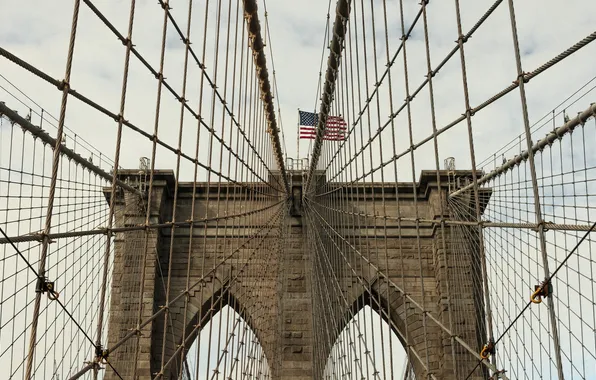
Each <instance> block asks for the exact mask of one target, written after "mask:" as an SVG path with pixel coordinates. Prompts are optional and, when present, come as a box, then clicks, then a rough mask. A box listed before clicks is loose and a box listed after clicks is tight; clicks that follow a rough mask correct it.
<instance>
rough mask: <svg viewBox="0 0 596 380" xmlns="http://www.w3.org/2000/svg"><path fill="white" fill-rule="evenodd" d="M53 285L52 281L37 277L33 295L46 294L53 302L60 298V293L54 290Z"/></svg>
mask: <svg viewBox="0 0 596 380" xmlns="http://www.w3.org/2000/svg"><path fill="white" fill-rule="evenodd" d="M55 285H56V284H55V282H54V281H48V279H47V278H45V277H38V278H37V284H36V285H35V293H47V295H48V298H49V299H50V300H52V301H55V300H57V299H58V297H60V293H58V292H57V291H56V290H55V289H56V288H55Z"/></svg>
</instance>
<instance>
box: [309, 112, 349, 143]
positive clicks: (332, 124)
mask: <svg viewBox="0 0 596 380" xmlns="http://www.w3.org/2000/svg"><path fill="white" fill-rule="evenodd" d="M298 113H299V115H300V138H301V139H310V140H314V139H315V137H316V136H317V124H318V122H319V115H317V114H316V113H313V112H304V111H298ZM346 129H347V123H346V121H345V120H344V119H343V118H342V117H341V116H328V117H327V124H326V128H325V136H323V140H329V141H341V140H345V138H346Z"/></svg>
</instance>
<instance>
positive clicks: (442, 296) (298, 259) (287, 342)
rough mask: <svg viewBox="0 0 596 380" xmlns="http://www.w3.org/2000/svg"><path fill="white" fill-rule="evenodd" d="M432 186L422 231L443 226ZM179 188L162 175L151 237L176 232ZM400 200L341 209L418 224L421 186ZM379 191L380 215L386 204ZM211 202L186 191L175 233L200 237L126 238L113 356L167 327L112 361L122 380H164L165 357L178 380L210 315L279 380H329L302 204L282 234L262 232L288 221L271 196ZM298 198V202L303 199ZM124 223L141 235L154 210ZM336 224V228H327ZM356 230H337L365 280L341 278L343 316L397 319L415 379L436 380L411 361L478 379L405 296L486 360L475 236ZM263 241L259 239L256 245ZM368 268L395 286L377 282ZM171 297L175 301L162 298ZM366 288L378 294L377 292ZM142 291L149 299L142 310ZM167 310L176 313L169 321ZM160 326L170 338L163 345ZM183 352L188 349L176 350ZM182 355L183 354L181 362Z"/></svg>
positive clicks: (118, 266)
mask: <svg viewBox="0 0 596 380" xmlns="http://www.w3.org/2000/svg"><path fill="white" fill-rule="evenodd" d="M136 172H137V171H130V173H129V172H124V174H122V176H123V177H124V178H127V177H128V178H129V179H133V180H135V179H136ZM434 176H435V173H434V172H432V176H431V175H426V177H425V176H424V175H423V177H422V180H421V182H420V183H419V184H417V186H418V189H419V192H418V198H417V199H416V202H417V209H418V213H419V215H418V216H419V218H422V219H437V218H441V217H443V216H444V215H443V214H445V215H446V213H447V208H446V204H445V202H444V200H445V189H438V188H437V187H436V184H435V183H434V178H435V177H434ZM301 179H302V177H301V176H296V175H295V176H293V181H292V183H293V184H294V186H300V185H301V183H300V181H301ZM173 183H174V178H173V174H172V172H169V171H158V172H156V173H155V175H154V186H153V189H152V195H151V204H150V210H151V212H150V217H151V223H166V222H169V221H171V220H172V217H173V214H174V210H173ZM247 185H248V186H259V185H258V184H247ZM399 186H402V187H403V188H404V189H405V190H404V192H403V193H402V194H400V198H399V202H398V201H397V200H396V199H397V198H395V199H393V200H391V197H390V196H389V195H388V194H391V191H395V184H373V185H369V186H368V187H367V188H361V189H359V191H357V192H347V191H343V190H342V191H341V192H338V194H337V195H335V196H336V197H339V198H338V199H342V202H344V203H342V205H343V206H342V208H343V209H344V210H350V211H351V212H355V213H365V214H369V215H388V216H396V215H398V213H399V215H401V216H403V217H410V218H413V217H414V214H415V211H416V208H415V206H414V198H413V197H414V196H413V194H412V193H408V191H411V188H412V185H411V184H401V185H399ZM381 188H382V190H383V192H384V194H385V201H384V202H381V200H382V199H381V197H380V189H381ZM263 189H264V190H266V189H265V188H263ZM263 189H262V190H263ZM408 189H410V190H408ZM193 190H194V191H195V192H196V197H195V199H194V209H193V208H192V204H193V199H192V193H193ZM216 193H217V191H216V190H215V189H214V188H213V186H211V187H209V186H207V185H206V184H197V185H196V188H195V189H193V184H185V183H182V184H180V185H179V189H178V194H179V195H178V200H177V207H176V210H175V213H176V218H175V220H176V221H186V220H190V219H194V220H197V219H202V218H212V220H211V221H209V222H207V223H198V224H197V225H195V226H194V227H193V228H192V229H191V228H190V227H189V226H182V227H176V228H171V227H164V228H162V229H160V230H146V231H144V230H139V231H134V232H126V233H118V234H117V236H116V240H115V248H114V266H113V273H112V292H111V301H110V314H109V335H108V342H107V343H108V344H107V346H108V347H111V346H113V345H114V344H115V343H117V342H118V341H119V340H121V339H122V338H123V337H124V336H126V335H127V334H129V333H130V331H131V329H135V328H136V326H137V325H138V323H139V321H146V320H148V319H149V318H151V317H152V316H153V315H154V313H156V312H158V311H160V310H161V314H160V315H159V316H158V317H157V318H155V319H153V320H152V321H151V322H149V323H147V324H146V325H145V326H144V327H142V328H141V331H140V334H138V335H137V336H135V337H133V338H132V339H129V340H127V341H126V342H125V343H124V344H123V345H122V346H121V347H119V348H118V349H117V350H116V351H115V352H113V353H111V354H110V361H111V362H112V363H113V364H114V365H115V366H116V367H117V369H118V371H119V372H120V374H121V375H122V376H123V377H124V378H125V379H127V380H129V379H132V378H133V377H132V373H133V371H134V369H135V368H136V371H137V374H138V379H139V380H145V379H151V378H152V377H153V376H152V374H155V373H157V372H159V371H160V369H161V367H162V362H161V360H162V357H163V358H165V361H166V362H167V361H168V360H169V359H170V358H171V357H174V360H173V361H172V362H171V364H169V365H168V366H167V369H166V370H165V371H164V373H163V375H164V378H165V379H168V380H169V379H177V375H178V373H179V371H180V362H181V359H182V357H183V356H182V355H183V354H184V353H185V351H186V350H187V349H188V348H189V347H190V344H191V343H192V341H193V340H194V338H195V336H196V332H197V330H198V329H200V327H201V326H204V325H205V324H206V323H207V322H208V320H209V318H210V316H211V315H213V314H214V313H215V312H217V311H218V310H220V309H221V308H222V307H224V306H225V305H230V306H231V307H233V308H234V309H235V310H237V311H238V312H239V313H240V314H241V316H242V317H243V318H244V319H245V320H246V321H247V323H249V324H250V326H251V328H252V329H253V331H254V332H255V334H256V336H257V338H258V339H259V341H260V343H261V345H262V347H263V350H264V352H265V355H266V358H267V362H268V364H269V366H270V369H271V374H272V378H273V379H275V380H277V379H284V380H290V379H292V380H298V379H314V378H320V373H317V372H316V369H315V368H314V365H313V355H314V353H315V352H320V351H317V350H324V351H325V352H327V353H329V352H330V349H331V347H330V345H329V344H328V343H326V341H323V340H322V337H320V336H317V334H316V333H315V332H314V331H315V329H314V327H313V318H316V317H317V316H316V315H314V314H313V306H312V303H313V291H314V290H313V286H314V284H311V275H310V270H312V269H311V268H312V267H311V263H310V262H309V261H310V260H311V256H310V253H309V252H307V248H306V247H307V244H306V242H305V236H306V232H305V229H306V228H307V227H306V226H305V225H304V223H305V217H304V216H303V215H302V213H303V212H304V210H303V206H302V204H301V203H296V202H294V203H293V204H292V205H291V206H288V207H287V210H290V209H291V212H287V210H286V209H285V208H284V209H283V210H282V215H281V217H279V218H278V219H277V222H276V223H275V225H274V226H273V228H272V229H270V230H269V231H268V232H263V230H264V229H267V228H268V224H269V223H268V221H269V220H270V219H271V218H273V217H275V215H276V213H277V212H278V211H279V210H280V207H286V206H282V205H280V206H276V204H278V203H279V202H280V201H281V199H279V198H278V197H276V196H273V195H266V194H265V195H262V196H256V195H250V196H249V199H250V200H249V201H248V202H247V200H246V199H247V196H246V194H247V190H246V189H243V188H241V187H240V186H233V185H227V184H225V185H224V184H222V185H221V186H220V188H219V195H216ZM293 194H294V195H295V196H298V194H300V192H297V191H295V192H293ZM268 207H269V208H268ZM441 207H443V214H441V209H442V208H441ZM264 208H268V209H266V210H264V211H262V212H259V213H254V214H250V215H246V216H242V217H238V218H234V219H222V220H220V221H217V220H215V219H213V218H216V217H221V216H225V215H235V214H242V213H246V212H248V211H251V210H259V209H264ZM116 211H117V212H116V224H117V226H119V227H121V226H131V225H142V224H143V223H144V222H145V218H146V209H145V208H144V207H143V202H142V200H141V199H139V198H138V197H136V196H133V195H130V194H126V195H124V196H120V197H119V198H118V202H117V210H116ZM328 220H329V223H339V222H340V221H338V220H336V219H335V218H334V217H332V216H329V219H328ZM359 223H360V224H359V226H358V228H356V229H354V228H344V226H342V225H341V223H339V224H338V225H337V226H336V228H337V230H338V231H340V233H341V234H342V236H343V237H344V238H345V239H346V241H347V242H349V243H350V244H351V245H352V246H353V247H354V248H355V250H356V251H358V252H360V254H361V255H362V256H358V255H356V254H354V253H353V252H352V251H350V250H346V251H350V254H349V256H348V257H346V258H345V259H347V260H349V261H350V262H351V264H352V265H353V270H354V271H356V272H357V276H348V277H345V278H342V277H340V278H338V279H337V280H338V281H339V284H340V286H341V288H342V290H341V292H340V293H339V294H343V297H345V299H346V300H347V304H349V305H354V308H355V310H353V311H357V309H359V308H362V307H364V306H365V305H374V304H376V305H377V308H379V306H378V305H382V309H383V310H382V312H384V313H385V315H387V316H388V318H389V319H390V324H391V325H392V327H394V329H396V330H397V333H398V336H399V337H400V339H401V341H402V343H403V344H404V345H405V346H408V347H409V348H410V351H409V352H410V360H411V362H412V363H413V366H414V370H415V372H416V373H417V376H418V378H425V377H426V375H427V373H426V371H425V370H424V369H423V367H422V366H421V364H420V360H418V359H417V358H416V355H419V357H420V358H421V359H422V361H423V362H424V363H425V364H424V365H428V368H429V370H430V372H431V373H432V375H434V377H436V378H438V379H451V378H455V376H454V375H453V374H454V362H455V363H456V364H455V366H456V367H457V371H458V372H462V373H463V372H466V371H468V372H469V370H470V369H471V368H473V367H474V366H475V365H476V359H475V357H473V356H472V355H470V354H469V353H467V352H465V350H463V349H462V347H461V346H460V345H458V344H457V343H455V342H453V340H452V337H450V336H449V335H448V334H447V333H446V332H445V331H444V330H443V329H441V328H440V327H438V326H437V325H436V324H435V323H431V321H430V320H429V318H428V317H425V315H424V314H423V313H422V312H421V310H420V309H419V308H417V307H415V305H414V304H413V303H412V302H411V301H410V300H408V299H406V298H405V297H404V295H403V293H406V294H407V295H408V296H409V297H411V298H412V299H413V300H415V301H416V303H417V304H419V305H422V306H423V307H424V309H425V310H427V311H429V312H431V313H432V314H433V316H435V317H436V318H438V319H439V320H440V322H441V323H442V324H443V325H444V326H446V327H448V328H451V329H452V332H453V333H454V334H456V335H457V336H458V337H460V338H462V339H463V340H464V341H466V342H468V343H469V344H470V345H471V346H472V349H474V350H478V351H479V350H480V345H481V344H482V343H484V340H485V339H486V337H485V335H486V333H485V331H484V327H483V326H484V309H483V306H482V305H483V302H482V296H481V294H479V293H478V291H474V290H473V289H480V287H479V283H478V281H479V278H480V277H479V276H478V275H472V274H473V273H477V271H478V270H479V269H478V268H479V261H478V253H477V252H473V251H472V248H471V247H470V246H469V236H475V235H474V234H476V233H477V232H476V231H475V230H474V229H471V228H470V229H468V230H466V231H463V229H462V228H460V229H450V228H446V229H445V230H444V231H440V229H439V228H437V226H436V225H431V224H428V223H427V224H424V223H420V224H419V225H418V227H416V225H415V223H412V222H409V223H408V222H403V223H402V224H398V223H397V221H396V220H395V219H387V220H383V219H381V218H359ZM191 231H192V234H191ZM259 231H261V232H259ZM384 231H385V232H386V233H384ZM443 232H444V233H445V234H443ZM464 232H465V233H466V236H465V237H464V236H462V234H463V233H464ZM255 234H257V236H258V237H259V238H258V239H253V240H250V238H251V237H252V236H253V235H255ZM443 239H444V240H443ZM363 258H365V259H366V261H363ZM342 259H344V258H342ZM338 260H339V259H338ZM366 262H370V263H371V264H372V265H374V267H376V268H378V269H379V270H380V271H381V272H383V273H384V274H386V276H387V277H386V278H385V277H379V276H378V275H377V271H376V270H374V269H373V268H372V267H371V265H369V264H366ZM206 271H207V273H206ZM337 273H344V272H341V271H338V272H337ZM143 280H144V282H142V281H143ZM168 283H169V289H170V290H169V295H168V294H167V291H166V289H165V287H164V285H163V284H168ZM142 284H144V285H142ZM187 284H188V285H187ZM366 284H371V285H370V292H369V291H368V289H367V288H366V286H365V285H366ZM141 287H142V297H139V295H140V294H141ZM186 289H188V291H187V292H185V290H186ZM180 295H182V296H180ZM178 296H180V297H178ZM177 297H178V298H177ZM175 298H177V299H176V301H174V302H172V300H173V299H175ZM168 299H169V300H170V303H169V307H168V308H167V311H166V310H162V308H163V306H164V305H166V304H167V300H168ZM345 309H346V310H345V312H344V313H342V314H341V315H337V316H334V317H333V318H334V320H335V321H336V323H335V325H337V326H339V327H340V328H338V329H337V330H338V331H337V332H336V333H337V335H339V333H340V332H341V330H342V329H343V327H345V325H346V324H347V322H348V321H346V319H345V318H344V316H345V315H347V313H348V311H349V310H348V309H349V308H347V307H346V308H345ZM378 311H380V310H378ZM165 314H168V324H171V326H173V329H172V330H173V331H170V330H168V331H166V333H165V334H164V325H165V324H164V315H165ZM164 338H165V341H164ZM181 346H182V348H183V349H179V348H180V347H181ZM177 351H178V352H180V354H178V355H174V354H175V353H176V352H177ZM415 354H416V355H415ZM462 373H458V377H459V376H462ZM466 374H467V373H466ZM463 376H464V377H465V375H463ZM473 378H474V379H477V378H480V377H473ZM106 379H107V380H112V379H115V375H114V374H113V373H112V372H111V371H106ZM135 380H136V379H135Z"/></svg>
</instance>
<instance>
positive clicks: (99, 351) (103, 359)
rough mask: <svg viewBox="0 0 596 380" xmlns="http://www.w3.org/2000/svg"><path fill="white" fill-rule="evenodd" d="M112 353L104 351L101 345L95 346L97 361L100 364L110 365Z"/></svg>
mask: <svg viewBox="0 0 596 380" xmlns="http://www.w3.org/2000/svg"><path fill="white" fill-rule="evenodd" d="M109 356H110V353H109V351H108V350H107V349H104V348H103V347H102V346H101V344H98V345H97V346H95V361H96V362H97V363H99V364H108V357H109Z"/></svg>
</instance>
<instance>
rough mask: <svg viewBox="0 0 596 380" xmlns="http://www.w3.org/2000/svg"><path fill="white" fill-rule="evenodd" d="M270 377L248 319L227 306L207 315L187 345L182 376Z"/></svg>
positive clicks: (211, 379)
mask: <svg viewBox="0 0 596 380" xmlns="http://www.w3.org/2000/svg"><path fill="white" fill-rule="evenodd" d="M247 377H248V378H251V379H271V370H270V367H269V363H268V361H267V357H266V355H265V350H264V349H263V346H262V345H261V342H260V341H259V339H258V338H257V335H256V334H255V332H254V331H253V329H252V328H251V327H250V325H249V323H247V321H246V320H245V319H244V318H242V316H241V315H240V314H239V313H238V312H237V311H236V310H235V309H234V308H233V307H231V306H229V305H225V306H223V307H222V308H221V309H220V310H219V311H218V312H217V313H215V314H213V316H212V317H211V318H210V319H209V321H208V322H207V323H206V324H205V326H203V328H202V329H201V331H200V332H199V333H198V334H197V336H196V338H195V340H194V342H193V344H192V345H191V347H190V348H189V349H188V351H187V353H186V357H185V360H184V363H183V366H182V373H181V375H180V376H179V378H180V379H184V380H215V379H222V380H223V379H244V378H247Z"/></svg>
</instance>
